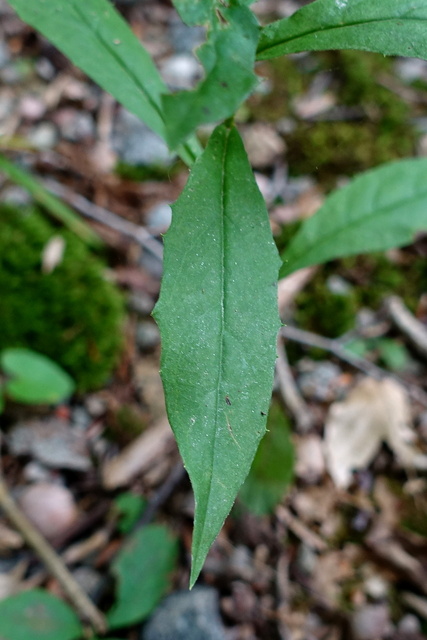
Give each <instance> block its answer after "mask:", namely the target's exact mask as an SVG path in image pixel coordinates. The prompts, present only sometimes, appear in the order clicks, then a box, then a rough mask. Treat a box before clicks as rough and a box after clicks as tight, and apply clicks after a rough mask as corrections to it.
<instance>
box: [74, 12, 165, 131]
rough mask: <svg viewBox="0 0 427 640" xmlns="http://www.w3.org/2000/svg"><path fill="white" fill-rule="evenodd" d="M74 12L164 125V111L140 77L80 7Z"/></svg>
mask: <svg viewBox="0 0 427 640" xmlns="http://www.w3.org/2000/svg"><path fill="white" fill-rule="evenodd" d="M74 10H75V11H76V13H77V15H78V16H79V18H80V19H81V20H82V21H83V22H84V23H85V24H86V26H87V27H88V29H89V31H92V33H95V34H96V37H97V39H98V41H99V42H100V43H101V45H102V47H103V48H104V49H106V50H107V51H108V53H109V54H110V55H111V56H112V57H113V58H114V59H115V61H116V62H117V64H118V65H119V67H120V68H121V69H123V71H124V72H125V74H126V75H127V76H128V77H129V78H130V79H131V81H132V82H134V83H135V86H136V87H138V89H139V90H140V91H141V93H142V94H143V95H144V97H145V99H146V100H147V102H148V103H149V105H150V106H151V107H152V109H153V110H154V111H155V112H156V113H157V115H158V116H159V118H160V120H161V122H163V123H164V117H163V112H162V109H161V107H160V105H159V104H157V103H156V102H155V100H154V99H153V97H152V96H151V95H150V94H149V92H148V91H147V90H146V89H145V87H144V85H143V84H141V82H140V80H139V78H138V76H137V75H136V74H135V73H134V72H133V71H132V70H131V69H130V68H129V67H128V66H127V65H126V64H124V62H123V60H122V58H121V57H120V56H118V55H117V53H116V51H115V49H114V48H113V47H111V46H110V45H109V43H108V42H106V41H105V39H104V38H103V37H102V35H101V33H100V32H99V31H98V30H95V29H94V28H93V25H92V24H91V23H90V22H89V21H88V20H87V17H86V15H85V13H84V12H82V11H81V10H80V8H79V6H78V5H77V4H76V3H74ZM141 50H142V51H144V50H143V49H142V47H141ZM165 91H166V86H165Z"/></svg>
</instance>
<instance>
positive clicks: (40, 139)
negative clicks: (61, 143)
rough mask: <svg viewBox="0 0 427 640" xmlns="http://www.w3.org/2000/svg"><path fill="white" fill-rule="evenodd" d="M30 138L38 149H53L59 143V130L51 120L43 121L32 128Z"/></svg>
mask: <svg viewBox="0 0 427 640" xmlns="http://www.w3.org/2000/svg"><path fill="white" fill-rule="evenodd" d="M28 139H29V140H30V142H31V144H32V145H33V146H34V147H36V148H37V149H51V148H52V147H54V146H55V144H56V143H57V140H58V132H57V130H56V127H55V125H54V124H52V123H51V122H41V123H40V124H38V125H36V126H35V127H33V128H32V129H31V130H30V132H29V134H28Z"/></svg>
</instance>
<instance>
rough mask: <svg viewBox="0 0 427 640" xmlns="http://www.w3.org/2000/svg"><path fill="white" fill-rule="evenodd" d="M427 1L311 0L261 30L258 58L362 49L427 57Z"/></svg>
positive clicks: (387, 53) (388, 53)
mask: <svg viewBox="0 0 427 640" xmlns="http://www.w3.org/2000/svg"><path fill="white" fill-rule="evenodd" d="M426 30H427V2H426V0H381V1H380V2H375V0H316V2H312V3H310V4H308V5H307V6H305V7H302V9H300V10H299V11H296V12H295V13H294V14H293V15H291V16H290V17H289V18H285V19H283V20H278V21H277V22H272V23H271V24H269V25H267V26H266V27H264V29H262V32H261V37H260V41H259V46H258V59H259V60H266V59H268V58H275V57H277V56H281V55H284V54H288V53H298V52H300V51H323V50H327V49H361V50H363V51H377V52H379V53H383V54H385V55H398V56H409V57H415V58H424V59H427V38H426Z"/></svg>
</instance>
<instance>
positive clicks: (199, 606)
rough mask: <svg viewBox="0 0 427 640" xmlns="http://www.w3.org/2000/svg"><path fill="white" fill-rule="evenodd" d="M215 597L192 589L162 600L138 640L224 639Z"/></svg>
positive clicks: (203, 589) (208, 589)
mask: <svg viewBox="0 0 427 640" xmlns="http://www.w3.org/2000/svg"><path fill="white" fill-rule="evenodd" d="M225 638H226V636H225V630H224V627H223V625H222V622H221V618H220V616H219V602H218V594H217V592H216V590H215V589H212V588H211V587H195V588H194V589H193V590H192V591H180V592H177V593H174V594H172V595H171V596H169V597H168V598H166V599H165V600H164V601H163V602H162V604H161V605H160V606H159V607H158V608H157V610H156V611H155V612H154V614H153V616H152V617H151V619H150V620H149V621H148V623H147V624H146V626H145V627H144V629H143V631H142V634H141V640H225Z"/></svg>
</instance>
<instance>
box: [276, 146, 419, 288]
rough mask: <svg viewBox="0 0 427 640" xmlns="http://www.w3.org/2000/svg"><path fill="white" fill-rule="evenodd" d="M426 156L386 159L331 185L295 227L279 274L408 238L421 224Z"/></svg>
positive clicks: (402, 242)
mask: <svg viewBox="0 0 427 640" xmlns="http://www.w3.org/2000/svg"><path fill="white" fill-rule="evenodd" d="M426 175H427V159H426V158H420V159H409V160H400V161H398V162H390V163H388V164H385V165H382V166H380V167H378V168H376V169H372V170H370V171H366V172H365V173H362V174H361V175H359V176H358V177H357V178H355V179H354V180H353V181H352V182H350V184H348V185H347V186H345V187H343V188H342V189H339V190H338V191H335V192H334V193H333V194H332V195H330V196H329V198H327V199H326V201H325V202H324V204H323V206H322V207H321V208H320V209H319V211H318V212H317V213H316V214H315V215H314V216H313V217H312V218H309V219H308V220H306V221H305V222H304V223H303V225H302V226H301V227H300V229H299V231H298V233H297V234H296V236H295V237H294V238H293V240H291V242H290V244H289V246H288V247H287V249H286V250H285V252H284V254H283V255H282V258H283V261H284V264H283V266H282V268H281V270H280V276H281V277H283V276H286V275H288V274H290V273H292V272H293V271H296V270H297V269H301V268H302V267H307V266H309V265H312V264H319V263H322V262H326V261H328V260H334V259H335V258H342V257H344V256H351V255H356V254H358V253H367V252H369V251H385V250H386V249H391V248H393V247H402V246H404V245H405V244H410V243H411V242H412V241H413V239H414V236H415V234H416V233H417V232H419V231H423V230H427V183H426V180H425V177H426Z"/></svg>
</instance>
